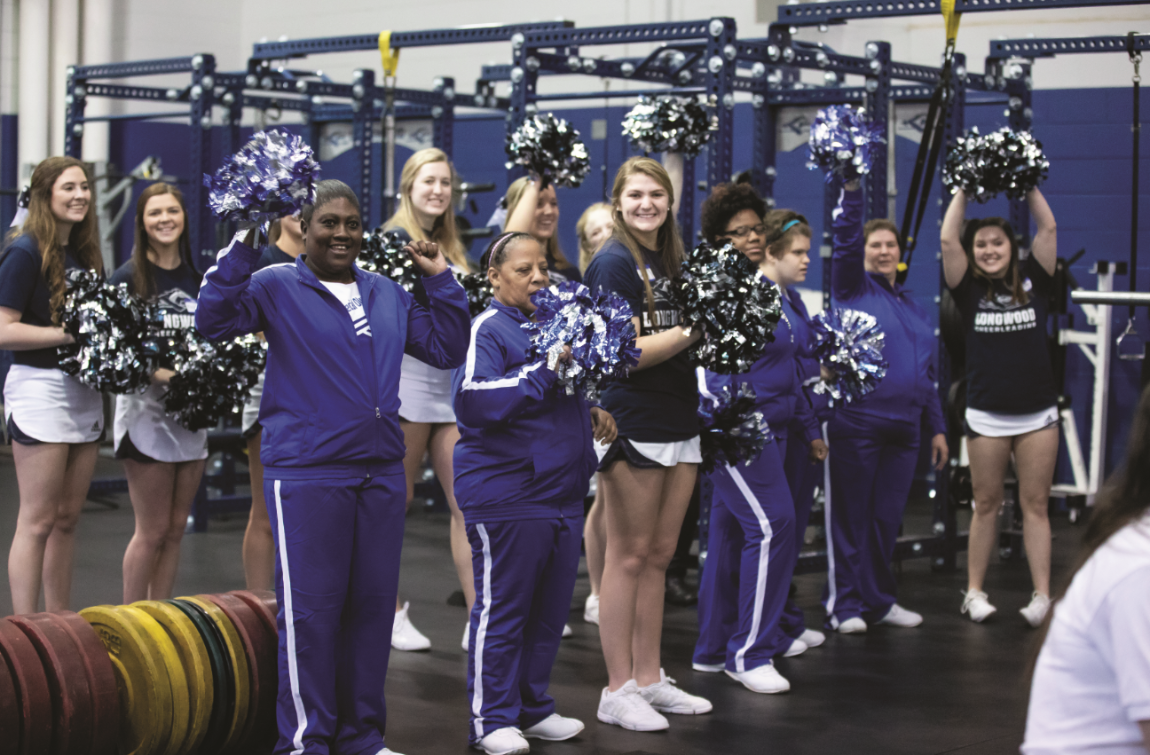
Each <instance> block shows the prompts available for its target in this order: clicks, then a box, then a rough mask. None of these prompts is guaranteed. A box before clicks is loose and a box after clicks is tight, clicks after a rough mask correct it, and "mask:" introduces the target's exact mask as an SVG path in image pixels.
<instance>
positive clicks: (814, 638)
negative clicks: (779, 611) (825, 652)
mask: <svg viewBox="0 0 1150 755" xmlns="http://www.w3.org/2000/svg"><path fill="white" fill-rule="evenodd" d="M799 639H800V640H802V641H803V642H805V643H806V644H807V647H808V648H817V647H818V646H819V645H821V644H823V643H824V642H826V641H827V636H826V635H825V634H823V633H822V632H820V631H819V630H817V629H804V630H803V633H802V634H800V635H799Z"/></svg>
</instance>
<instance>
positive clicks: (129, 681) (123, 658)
mask: <svg viewBox="0 0 1150 755" xmlns="http://www.w3.org/2000/svg"><path fill="white" fill-rule="evenodd" d="M80 615H81V616H83V617H84V620H85V621H87V622H88V623H89V624H91V625H92V628H93V629H95V630H96V634H98V635H99V636H100V640H101V641H102V642H103V643H104V647H106V648H107V649H108V655H109V656H110V657H111V659H112V667H113V669H114V670H115V672H116V686H117V687H118V688H119V692H120V753H121V754H122V755H159V754H160V753H161V752H162V751H163V749H164V747H165V746H166V745H167V743H168V740H169V739H170V737H171V731H172V685H171V682H170V681H169V679H168V669H167V664H166V662H165V660H164V657H163V656H162V655H160V653H159V652H158V651H157V649H156V642H155V639H154V635H153V634H151V633H149V631H148V630H147V629H146V628H144V626H142V624H143V622H142V621H141V619H140V617H141V616H142V617H143V618H144V619H147V620H148V621H151V622H152V624H153V625H155V624H156V622H155V621H154V620H153V619H152V618H151V617H150V616H148V615H147V614H145V613H143V612H142V611H138V610H137V611H130V610H125V607H122V606H121V607H117V606H94V607H92V608H85V609H84V610H83V611H80ZM155 628H156V629H157V630H158V631H159V632H160V633H161V634H162V633H163V629H161V628H160V627H159V625H156V626H155Z"/></svg>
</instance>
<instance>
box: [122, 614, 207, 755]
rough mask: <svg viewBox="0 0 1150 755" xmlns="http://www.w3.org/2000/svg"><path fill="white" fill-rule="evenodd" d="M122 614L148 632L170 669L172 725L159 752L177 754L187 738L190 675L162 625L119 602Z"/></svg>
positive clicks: (150, 640)
mask: <svg viewBox="0 0 1150 755" xmlns="http://www.w3.org/2000/svg"><path fill="white" fill-rule="evenodd" d="M120 613H121V614H130V615H132V616H133V617H134V618H135V619H136V620H137V621H138V622H139V625H140V628H141V629H143V630H144V631H145V632H146V633H147V635H146V638H145V641H146V642H150V643H151V644H152V647H153V648H154V649H155V652H156V653H157V654H158V655H159V656H160V658H162V659H163V662H164V667H165V668H166V669H167V671H168V694H169V695H171V698H172V728H171V733H170V734H169V735H168V742H167V745H166V746H165V747H164V748H163V749H162V750H160V751H159V753H158V755H177V753H179V752H181V751H182V748H183V746H184V740H186V739H187V738H188V722H189V713H190V706H189V703H188V678H187V675H186V674H185V673H184V663H183V661H182V660H181V659H180V654H179V652H178V651H177V650H176V646H175V644H173V642H172V639H171V637H170V636H169V635H168V633H167V631H166V630H165V629H164V628H163V627H162V626H161V625H160V622H158V621H156V620H155V619H153V618H152V617H151V616H149V615H148V614H147V612H145V611H141V610H140V609H139V608H136V607H134V606H120Z"/></svg>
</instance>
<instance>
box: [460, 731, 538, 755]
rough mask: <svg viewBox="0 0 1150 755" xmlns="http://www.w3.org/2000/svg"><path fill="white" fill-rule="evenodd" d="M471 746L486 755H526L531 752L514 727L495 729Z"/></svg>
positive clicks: (521, 735) (519, 732)
mask: <svg viewBox="0 0 1150 755" xmlns="http://www.w3.org/2000/svg"><path fill="white" fill-rule="evenodd" d="M472 746H473V747H474V748H475V749H477V750H483V751H484V752H485V753H487V755H526V753H529V752H531V745H530V744H528V742H527V740H526V739H524V738H523V733H522V732H521V731H519V729H516V728H515V727H514V726H505V727H503V728H502V729H496V730H495V731H493V732H491V733H490V734H488V735H487V736H486V737H484V738H483V739H481V740H479V742H477V743H476V744H474V745H472Z"/></svg>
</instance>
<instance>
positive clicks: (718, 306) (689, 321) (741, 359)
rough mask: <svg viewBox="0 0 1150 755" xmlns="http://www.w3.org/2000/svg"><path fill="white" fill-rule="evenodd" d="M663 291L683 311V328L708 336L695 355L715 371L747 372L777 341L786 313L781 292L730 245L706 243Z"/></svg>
mask: <svg viewBox="0 0 1150 755" xmlns="http://www.w3.org/2000/svg"><path fill="white" fill-rule="evenodd" d="M659 286H660V287H661V288H664V289H665V290H666V292H667V294H668V296H669V298H670V299H671V301H673V302H674V303H675V305H676V306H677V307H678V308H679V312H680V314H681V322H682V323H683V325H684V326H685V327H688V328H692V329H693V328H699V329H701V330H702V331H703V338H702V340H701V341H699V342H698V343H696V344H695V345H694V346H692V347H691V349H690V352H689V353H690V356H691V358H692V360H693V361H694V362H695V363H696V364H699V365H701V366H703V367H706V368H707V369H708V370H711V371H712V372H718V373H721V374H724V375H730V374H734V373H739V372H746V371H747V370H749V369H750V368H751V365H753V364H754V363H755V361H756V360H758V358H759V357H761V356H762V355H763V350H764V349H765V348H766V347H767V344H768V343H770V342H771V341H773V340H775V336H774V330H775V326H777V325H778V323H779V318H781V317H782V314H783V306H782V301H781V299H780V297H779V292H778V290H777V289H776V288H775V287H774V286H772V285H770V284H769V283H767V282H766V280H764V279H763V277H762V276H761V275H759V270H758V268H756V267H755V265H754V264H753V263H752V262H751V261H750V260H748V259H747V257H746V256H745V255H744V254H742V253H741V252H739V251H736V249H735V248H734V247H733V246H731V245H730V244H728V245H727V246H724V247H718V248H716V247H713V246H711V245H710V244H708V243H706V242H705V241H704V242H703V243H701V244H699V245H698V246H697V247H695V248H694V249H692V250H691V251H690V253H688V255H687V258H686V259H685V260H683V265H682V268H681V269H680V271H679V277H678V278H674V279H664V280H662V281H660V282H659Z"/></svg>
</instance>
